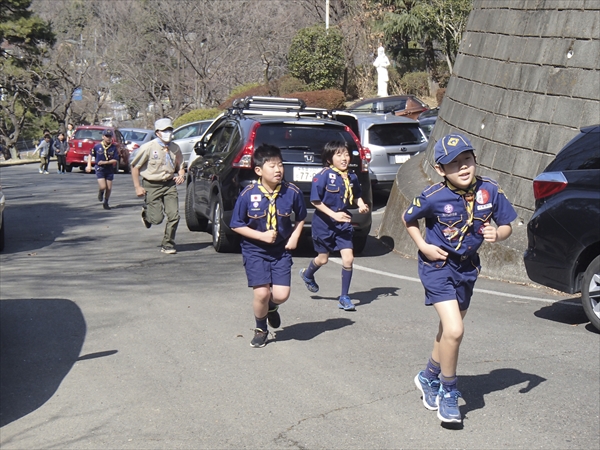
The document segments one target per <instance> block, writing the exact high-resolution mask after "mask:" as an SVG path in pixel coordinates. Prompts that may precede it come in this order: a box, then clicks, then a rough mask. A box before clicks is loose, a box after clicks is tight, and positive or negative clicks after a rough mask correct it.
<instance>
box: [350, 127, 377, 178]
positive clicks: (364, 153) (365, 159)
mask: <svg viewBox="0 0 600 450" xmlns="http://www.w3.org/2000/svg"><path fill="white" fill-rule="evenodd" d="M346 131H347V132H348V133H350V135H351V136H352V139H354V142H355V143H356V147H357V148H358V154H359V156H360V171H361V172H368V171H369V162H370V161H371V150H369V149H368V148H364V147H363V146H362V145H360V140H359V139H358V137H356V134H354V131H352V130H351V129H350V127H348V126H346Z"/></svg>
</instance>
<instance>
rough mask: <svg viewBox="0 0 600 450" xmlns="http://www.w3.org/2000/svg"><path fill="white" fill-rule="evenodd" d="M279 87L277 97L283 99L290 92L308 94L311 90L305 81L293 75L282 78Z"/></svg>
mask: <svg viewBox="0 0 600 450" xmlns="http://www.w3.org/2000/svg"><path fill="white" fill-rule="evenodd" d="M278 86H279V88H278V90H277V95H279V96H281V97H285V96H287V95H288V94H289V93H290V92H306V91H308V90H309V89H308V86H307V85H306V83H305V82H304V81H302V80H299V79H298V78H294V77H293V76H291V75H284V76H283V77H281V78H280V79H279V80H278Z"/></svg>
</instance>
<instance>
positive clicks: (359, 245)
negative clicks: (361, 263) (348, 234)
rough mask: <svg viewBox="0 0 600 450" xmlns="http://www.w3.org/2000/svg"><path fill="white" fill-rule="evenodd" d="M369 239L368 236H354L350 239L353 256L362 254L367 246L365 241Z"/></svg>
mask: <svg viewBox="0 0 600 450" xmlns="http://www.w3.org/2000/svg"><path fill="white" fill-rule="evenodd" d="M368 238H369V236H368V235H367V236H354V238H353V239H352V247H354V249H353V250H354V254H356V255H357V254H359V253H362V251H363V250H364V249H365V246H366V245H367V239H368Z"/></svg>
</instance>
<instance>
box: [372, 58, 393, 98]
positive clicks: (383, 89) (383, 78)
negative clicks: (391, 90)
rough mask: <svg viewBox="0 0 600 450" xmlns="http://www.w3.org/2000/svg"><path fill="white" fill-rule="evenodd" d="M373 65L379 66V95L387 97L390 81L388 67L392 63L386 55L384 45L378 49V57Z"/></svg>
mask: <svg viewBox="0 0 600 450" xmlns="http://www.w3.org/2000/svg"><path fill="white" fill-rule="evenodd" d="M373 65H374V66H375V67H377V96H378V97H387V96H388V81H389V77H388V71H387V68H388V66H389V65H390V60H389V59H388V57H387V56H386V55H385V50H384V49H383V47H379V48H378V49H377V58H376V59H375V61H374V62H373Z"/></svg>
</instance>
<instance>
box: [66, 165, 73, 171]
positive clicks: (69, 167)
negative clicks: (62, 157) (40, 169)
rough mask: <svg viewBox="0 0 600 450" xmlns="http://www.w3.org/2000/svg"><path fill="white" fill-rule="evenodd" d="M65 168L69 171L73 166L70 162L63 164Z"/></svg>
mask: <svg viewBox="0 0 600 450" xmlns="http://www.w3.org/2000/svg"><path fill="white" fill-rule="evenodd" d="M65 170H66V171H67V172H69V173H70V172H71V171H72V170H73V166H72V165H71V164H65Z"/></svg>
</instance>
